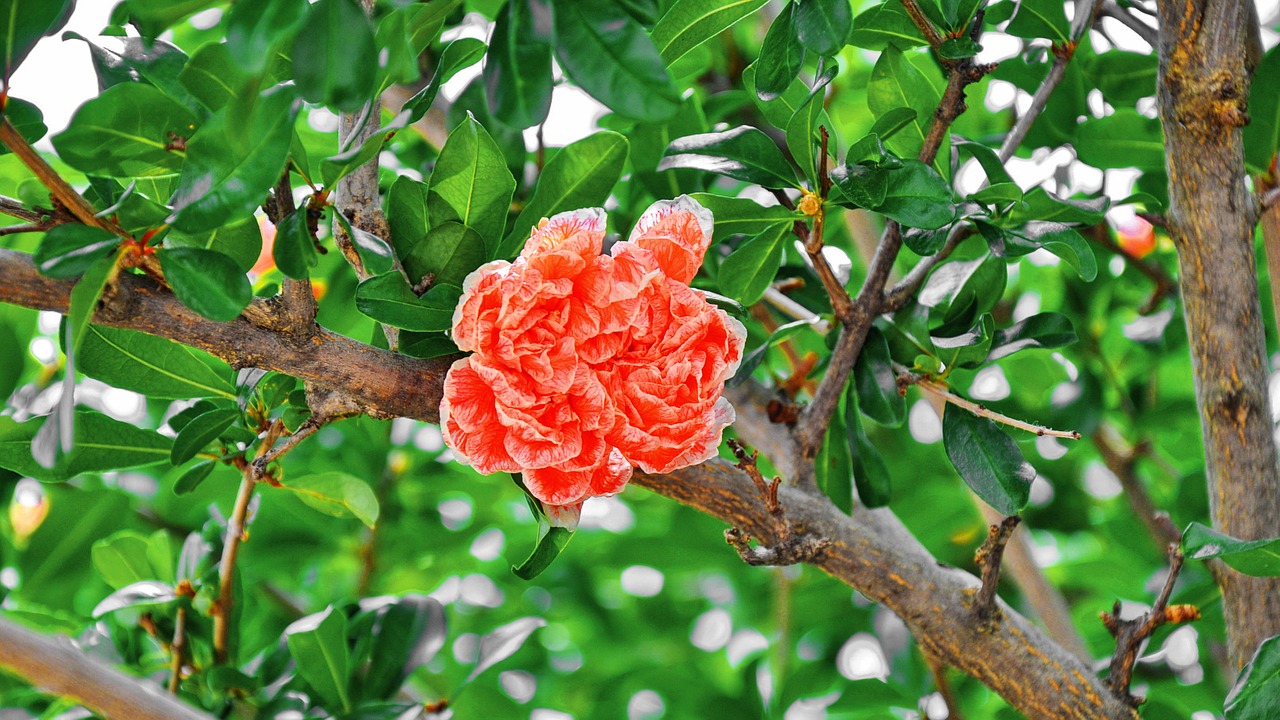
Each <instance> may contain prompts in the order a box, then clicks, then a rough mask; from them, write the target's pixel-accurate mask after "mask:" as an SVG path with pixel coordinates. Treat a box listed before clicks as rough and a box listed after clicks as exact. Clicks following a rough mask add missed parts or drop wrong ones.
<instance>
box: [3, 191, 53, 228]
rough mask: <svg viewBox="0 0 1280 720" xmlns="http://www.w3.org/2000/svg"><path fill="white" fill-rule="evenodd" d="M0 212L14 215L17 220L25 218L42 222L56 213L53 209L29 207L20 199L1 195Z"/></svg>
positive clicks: (30, 221)
mask: <svg viewBox="0 0 1280 720" xmlns="http://www.w3.org/2000/svg"><path fill="white" fill-rule="evenodd" d="M0 213H3V214H5V215H9V216H11V217H16V218H18V219H19V220H26V221H27V222H29V223H39V222H44V221H45V220H48V219H49V218H51V217H53V216H54V215H56V214H57V213H56V212H54V211H53V210H45V209H42V208H35V209H32V208H29V207H27V206H26V205H23V204H22V201H21V200H14V199H13V198H10V197H5V196H3V195H0Z"/></svg>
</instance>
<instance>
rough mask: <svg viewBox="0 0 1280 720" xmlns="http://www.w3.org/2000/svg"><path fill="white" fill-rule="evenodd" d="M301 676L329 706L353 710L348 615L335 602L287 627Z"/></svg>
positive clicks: (285, 632) (287, 636)
mask: <svg viewBox="0 0 1280 720" xmlns="http://www.w3.org/2000/svg"><path fill="white" fill-rule="evenodd" d="M284 635H285V638H286V642H287V644H288V646H289V654H290V655H291V656H293V662H294V664H295V665H296V666H297V668H298V675H299V676H300V677H301V678H302V679H303V680H305V681H306V683H307V685H310V686H311V689H312V690H315V692H316V695H317V696H319V698H320V700H321V701H323V703H324V704H325V705H327V706H329V707H330V708H334V709H338V708H341V709H342V710H344V711H345V710H350V709H351V695H350V688H349V687H348V685H349V683H350V680H351V675H350V672H351V671H350V668H349V665H350V650H349V649H348V648H347V616H346V615H343V614H342V613H341V612H340V611H338V610H336V609H334V607H333V606H332V605H330V606H329V607H328V608H326V609H325V610H324V611H323V612H319V613H315V614H314V615H308V616H306V617H304V618H302V619H301V620H296V621H294V622H293V624H291V625H290V626H289V627H287V628H285V631H284Z"/></svg>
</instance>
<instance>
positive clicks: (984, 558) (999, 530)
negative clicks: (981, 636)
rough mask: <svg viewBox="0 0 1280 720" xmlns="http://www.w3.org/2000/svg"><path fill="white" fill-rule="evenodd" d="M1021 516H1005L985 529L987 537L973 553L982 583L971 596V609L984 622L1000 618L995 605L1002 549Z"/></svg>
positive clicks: (998, 609) (1015, 528) (1002, 556)
mask: <svg viewBox="0 0 1280 720" xmlns="http://www.w3.org/2000/svg"><path fill="white" fill-rule="evenodd" d="M1021 522H1022V518H1021V517H1019V516H1017V515H1010V516H1008V517H1006V518H1005V519H1004V520H1003V521H1002V522H1001V523H1000V524H999V525H992V526H990V527H989V528H988V529H987V539H986V540H985V541H983V543H982V546H981V547H979V548H978V551H977V552H975V553H974V554H973V561H974V562H975V563H977V565H978V567H979V568H981V569H982V585H981V586H979V587H978V590H977V592H976V594H975V595H974V596H973V604H972V606H971V607H972V609H973V612H974V614H975V615H977V616H978V619H979V620H980V621H981V622H982V623H984V624H986V623H991V622H995V621H997V620H999V619H1000V617H1001V612H1000V608H999V607H998V606H997V605H996V586H998V585H999V584H1000V561H1001V559H1002V558H1004V549H1005V547H1006V546H1007V545H1008V544H1009V539H1010V538H1012V537H1013V531H1014V530H1017V529H1018V525H1019V524H1020V523H1021Z"/></svg>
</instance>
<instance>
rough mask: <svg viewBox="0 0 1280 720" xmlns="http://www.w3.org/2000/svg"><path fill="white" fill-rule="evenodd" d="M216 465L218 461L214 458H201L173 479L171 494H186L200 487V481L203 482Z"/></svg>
mask: <svg viewBox="0 0 1280 720" xmlns="http://www.w3.org/2000/svg"><path fill="white" fill-rule="evenodd" d="M217 466H218V463H217V462H216V461H214V460H201V461H200V462H198V463H196V464H194V465H192V466H191V467H189V468H187V470H186V471H185V472H183V473H182V474H181V475H179V476H178V479H177V480H175V481H173V494H174V495H186V494H187V493H189V492H192V491H193V490H195V489H196V488H198V487H200V483H202V482H204V481H205V478H207V477H209V474H210V473H212V472H213V469H214V468H215V467H217Z"/></svg>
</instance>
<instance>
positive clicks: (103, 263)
mask: <svg viewBox="0 0 1280 720" xmlns="http://www.w3.org/2000/svg"><path fill="white" fill-rule="evenodd" d="M118 258H119V256H118V255H117V254H111V255H107V256H105V257H101V258H98V259H97V260H95V261H94V263H93V264H92V265H90V266H89V269H87V270H85V271H84V275H83V276H82V277H81V278H80V281H79V282H77V283H76V286H75V287H74V288H72V289H71V302H70V303H69V306H68V307H67V325H69V326H70V333H71V347H70V348H63V350H64V351H66V350H68V349H69V350H70V351H71V352H70V354H71V356H72V357H73V358H74V357H78V356H79V352H80V344H81V343H82V342H83V341H84V335H85V329H86V328H88V327H89V321H91V320H92V319H93V314H94V313H95V312H97V309H98V300H99V299H100V298H101V297H102V293H103V291H105V290H106V288H107V285H109V284H111V283H112V282H113V281H114V280H115V279H116V277H118V276H119V274H120V266H119V264H118V262H117V260H118Z"/></svg>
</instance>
